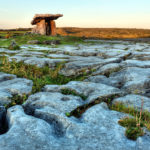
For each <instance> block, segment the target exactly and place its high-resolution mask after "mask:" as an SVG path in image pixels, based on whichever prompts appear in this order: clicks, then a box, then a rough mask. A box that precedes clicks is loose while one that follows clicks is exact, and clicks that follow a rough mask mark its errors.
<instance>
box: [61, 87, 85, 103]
mask: <svg viewBox="0 0 150 150" xmlns="http://www.w3.org/2000/svg"><path fill="white" fill-rule="evenodd" d="M61 93H62V94H64V95H74V96H79V97H81V98H82V99H83V100H86V99H87V96H85V95H83V94H79V93H77V92H76V91H75V90H71V89H67V88H64V89H61Z"/></svg>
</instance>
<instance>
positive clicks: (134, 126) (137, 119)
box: [110, 103, 150, 140]
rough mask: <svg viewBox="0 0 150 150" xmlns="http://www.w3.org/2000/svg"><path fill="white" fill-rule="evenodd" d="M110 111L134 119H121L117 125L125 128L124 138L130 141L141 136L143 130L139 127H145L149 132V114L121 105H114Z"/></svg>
mask: <svg viewBox="0 0 150 150" xmlns="http://www.w3.org/2000/svg"><path fill="white" fill-rule="evenodd" d="M110 109H111V110H115V111H119V112H123V113H127V114H129V115H131V116H133V117H134V119H129V118H128V119H123V120H121V121H119V124H120V125H122V126H124V127H126V136H127V137H128V138H130V139H133V140H136V139H137V137H138V136H142V135H143V134H144V133H143V130H142V128H141V127H146V128H147V129H148V130H150V112H148V111H144V110H143V108H142V106H141V110H140V111H139V110H138V109H135V108H134V107H131V106H128V107H127V106H126V105H124V104H123V103H115V104H113V105H112V106H111V107H110Z"/></svg>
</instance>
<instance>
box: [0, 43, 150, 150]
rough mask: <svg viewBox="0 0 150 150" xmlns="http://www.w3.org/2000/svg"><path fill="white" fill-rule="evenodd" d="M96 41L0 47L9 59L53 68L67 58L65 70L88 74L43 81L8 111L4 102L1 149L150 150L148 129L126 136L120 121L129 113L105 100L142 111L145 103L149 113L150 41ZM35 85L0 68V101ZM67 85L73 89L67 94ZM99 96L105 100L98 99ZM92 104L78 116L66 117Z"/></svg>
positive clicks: (0, 122)
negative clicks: (56, 82)
mask: <svg viewBox="0 0 150 150" xmlns="http://www.w3.org/2000/svg"><path fill="white" fill-rule="evenodd" d="M86 41H88V42H89V41H90V40H86ZM92 42H95V44H93V43H87V44H85V45H83V44H78V45H75V46H72V45H64V46H59V47H55V46H54V45H53V46H50V45H49V46H48V45H47V46H41V45H24V46H21V50H20V51H13V50H12V51H10V50H7V49H4V48H0V55H5V56H7V57H8V59H9V61H12V60H15V61H17V62H20V61H23V62H24V63H26V64H31V65H36V66H38V67H44V66H45V65H46V66H49V68H51V69H55V67H56V66H57V64H59V63H64V67H63V68H62V69H61V70H60V71H59V73H60V74H61V75H64V76H67V77H68V76H70V77H72V76H79V75H83V74H84V77H86V79H85V80H84V81H71V82H69V83H67V84H64V85H45V87H44V88H43V89H42V91H41V92H39V93H34V94H32V95H30V96H29V98H28V99H27V101H26V102H25V103H24V104H23V105H22V106H14V107H11V108H9V109H8V110H7V113H6V110H5V108H4V107H0V131H2V130H3V132H0V150H37V149H38V150H60V149H63V150H70V149H72V150H150V142H149V141H150V132H149V131H148V130H147V129H144V131H145V134H144V136H142V137H138V139H137V140H136V141H132V140H129V139H127V137H126V136H125V130H126V129H125V128H124V127H122V126H120V125H119V124H118V121H119V120H120V119H122V118H123V117H126V116H128V115H127V114H123V113H121V112H117V111H112V110H110V109H109V108H108V106H107V104H106V103H104V101H105V102H109V100H111V101H112V103H113V104H115V103H118V102H121V103H123V104H124V105H126V106H127V107H128V106H133V107H135V108H137V109H138V110H140V109H141V105H142V103H143V108H142V109H143V110H147V111H149V112H150V44H149V43H138V42H136V43H135V42H134V41H133V42H132V41H119V40H117V41H115V40H113V41H112V40H93V41H92ZM32 84H33V83H32V81H30V80H27V79H22V78H17V77H16V76H15V75H10V74H6V73H0V105H6V104H9V103H10V102H11V98H12V97H13V95H15V94H19V95H22V94H29V93H30V92H31V90H32ZM63 90H69V91H70V92H69V94H67V95H64V94H63ZM75 95H76V96H75ZM83 97H85V98H83ZM98 100H99V101H102V102H100V104H97V101H98ZM89 104H90V107H89V108H88V109H87V110H86V111H85V112H84V111H83V114H82V115H81V117H80V118H75V117H74V116H71V117H67V116H69V114H71V112H72V111H74V110H76V111H78V108H79V107H86V106H87V105H89ZM91 104H95V105H94V106H93V105H91ZM96 104H97V105H96ZM128 117H130V116H128Z"/></svg>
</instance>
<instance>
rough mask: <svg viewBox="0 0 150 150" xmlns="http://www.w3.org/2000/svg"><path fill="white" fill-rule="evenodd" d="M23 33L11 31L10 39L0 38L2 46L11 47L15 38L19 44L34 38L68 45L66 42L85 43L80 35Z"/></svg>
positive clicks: (73, 43) (72, 43)
mask: <svg viewBox="0 0 150 150" xmlns="http://www.w3.org/2000/svg"><path fill="white" fill-rule="evenodd" d="M23 33H24V32H23ZM23 33H22V34H21V33H20V34H18V35H16V36H15V37H14V36H13V34H15V33H11V34H10V35H9V36H10V37H9V38H8V39H0V47H9V46H10V44H11V42H12V41H13V40H15V41H16V43H17V44H18V45H19V46H21V45H24V44H28V41H32V40H38V41H40V42H41V43H42V42H43V41H47V40H59V41H60V42H61V44H62V45H66V44H68V45H75V44H80V43H84V41H83V39H82V38H79V37H72V36H45V35H36V34H29V35H24V34H23ZM0 35H4V34H2V33H1V32H0ZM5 36H7V35H6V34H5ZM42 45H43V44H42Z"/></svg>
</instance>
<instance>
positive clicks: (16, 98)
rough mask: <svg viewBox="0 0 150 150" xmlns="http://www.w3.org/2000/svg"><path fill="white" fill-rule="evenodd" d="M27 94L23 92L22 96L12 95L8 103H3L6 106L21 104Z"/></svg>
mask: <svg viewBox="0 0 150 150" xmlns="http://www.w3.org/2000/svg"><path fill="white" fill-rule="evenodd" d="M28 96H29V95H26V94H23V95H22V96H20V95H13V97H12V98H11V103H9V104H8V105H5V107H6V108H9V107H12V106H15V105H22V104H23V103H24V102H25V101H26V100H27V99H28Z"/></svg>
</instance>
